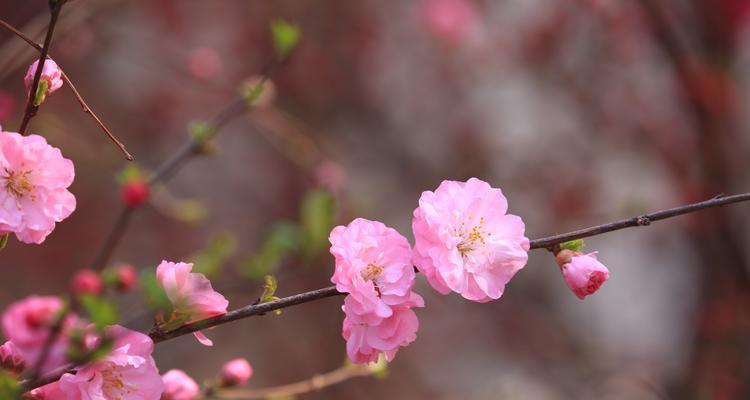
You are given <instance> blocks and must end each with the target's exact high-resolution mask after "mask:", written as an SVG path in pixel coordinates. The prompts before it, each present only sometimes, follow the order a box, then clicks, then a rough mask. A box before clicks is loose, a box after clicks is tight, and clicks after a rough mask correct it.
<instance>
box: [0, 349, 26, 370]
mask: <svg viewBox="0 0 750 400" xmlns="http://www.w3.org/2000/svg"><path fill="white" fill-rule="evenodd" d="M25 368H26V363H25V362H24V360H23V355H21V350H19V349H18V347H17V346H16V345H15V344H13V342H11V341H8V342H5V343H4V344H3V345H2V346H0V369H3V370H5V371H8V372H10V373H13V374H15V375H20V374H21V372H23V370H24V369H25Z"/></svg>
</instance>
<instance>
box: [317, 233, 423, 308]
mask: <svg viewBox="0 0 750 400" xmlns="http://www.w3.org/2000/svg"><path fill="white" fill-rule="evenodd" d="M329 240H330V242H331V254H332V255H333V256H334V257H335V260H336V261H335V265H336V267H335V268H336V269H335V271H334V273H333V277H332V278H331V282H333V283H335V284H336V290H338V291H339V292H342V293H349V295H350V296H351V299H352V300H353V302H352V303H351V305H350V306H349V311H350V312H356V313H358V314H365V313H373V314H374V315H375V316H377V317H380V318H386V317H389V316H391V314H392V313H393V312H392V310H391V308H392V307H393V306H395V305H398V304H401V303H403V302H405V301H408V300H409V299H410V298H411V296H417V297H419V296H418V295H416V294H412V292H411V289H412V286H413V285H414V268H413V267H412V263H411V249H410V246H409V242H408V241H407V240H406V238H405V237H403V236H402V235H401V234H400V233H398V232H396V230H395V229H393V228H389V227H387V226H385V225H384V224H383V223H381V222H377V221H370V220H367V219H364V218H357V219H355V220H354V221H352V222H351V223H350V224H349V225H347V226H337V227H335V228H334V229H333V231H331V234H330V237H329Z"/></svg>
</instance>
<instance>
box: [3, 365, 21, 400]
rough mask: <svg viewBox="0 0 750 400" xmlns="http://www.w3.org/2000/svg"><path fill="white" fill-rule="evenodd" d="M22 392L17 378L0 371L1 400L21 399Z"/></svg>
mask: <svg viewBox="0 0 750 400" xmlns="http://www.w3.org/2000/svg"><path fill="white" fill-rule="evenodd" d="M20 398H21V392H20V387H19V385H18V381H17V380H16V378H14V377H13V376H11V375H10V374H8V373H6V372H5V371H0V399H8V400H10V399H20Z"/></svg>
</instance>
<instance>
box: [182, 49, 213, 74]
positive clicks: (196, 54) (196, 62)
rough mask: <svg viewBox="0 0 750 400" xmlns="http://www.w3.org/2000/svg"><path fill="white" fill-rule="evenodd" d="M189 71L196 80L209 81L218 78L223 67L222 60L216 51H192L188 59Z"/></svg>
mask: <svg viewBox="0 0 750 400" xmlns="http://www.w3.org/2000/svg"><path fill="white" fill-rule="evenodd" d="M187 64H188V69H189V70H190V73H192V74H193V75H194V76H195V77H196V78H201V79H209V78H213V77H214V76H216V75H217V74H218V73H219V72H220V71H221V67H222V65H221V64H222V63H221V58H219V54H218V53H216V50H214V49H212V48H208V47H198V48H195V49H193V50H191V51H190V53H189V54H188V59H187Z"/></svg>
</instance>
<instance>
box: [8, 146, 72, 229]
mask: <svg viewBox="0 0 750 400" xmlns="http://www.w3.org/2000/svg"><path fill="white" fill-rule="evenodd" d="M74 177H75V172H74V170H73V162H71V161H70V160H68V159H66V158H63V156H62V154H61V153H60V150H59V149H57V148H55V147H52V146H50V145H49V144H47V141H46V140H45V139H44V138H43V137H41V136H39V135H29V136H22V135H20V134H18V133H16V132H0V234H5V233H9V232H13V233H15V234H16V237H17V238H18V240H20V241H22V242H24V243H37V244H38V243H42V242H43V241H44V239H45V238H46V237H47V235H49V234H50V233H51V232H52V230H53V229H55V223H56V222H60V221H62V220H63V219H65V218H67V217H68V216H69V215H70V214H71V213H72V212H73V210H75V208H76V198H75V197H74V196H73V194H72V193H70V192H69V191H68V190H67V189H68V186H70V184H71V183H73V178H74Z"/></svg>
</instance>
